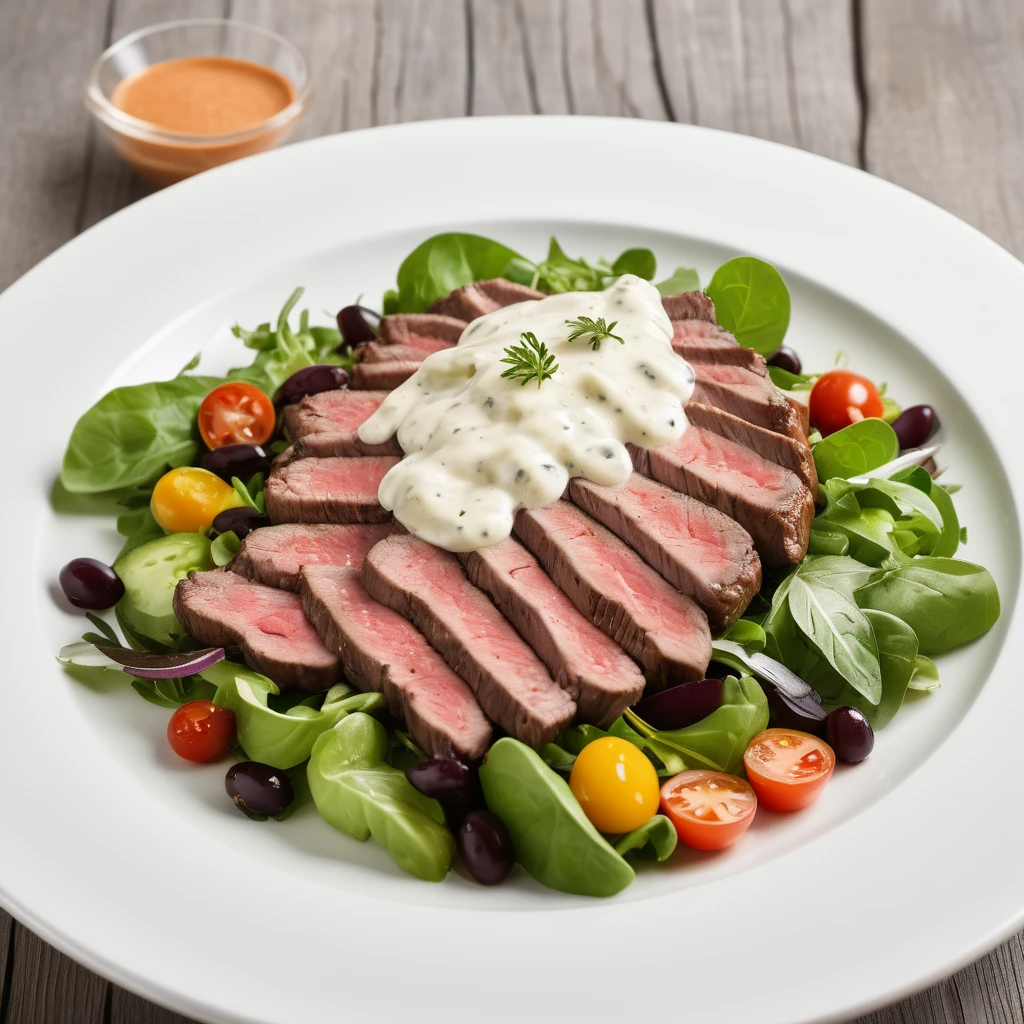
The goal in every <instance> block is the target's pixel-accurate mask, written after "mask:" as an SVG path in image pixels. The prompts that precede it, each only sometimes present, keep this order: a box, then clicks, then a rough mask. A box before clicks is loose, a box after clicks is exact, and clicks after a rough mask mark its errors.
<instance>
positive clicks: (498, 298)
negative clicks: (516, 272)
mask: <svg viewBox="0 0 1024 1024" xmlns="http://www.w3.org/2000/svg"><path fill="white" fill-rule="evenodd" d="M546 297H547V296H545V294H544V293H543V292H538V291H536V290H535V289H533V288H527V287H526V285H524V284H514V283H513V282H512V281H506V280H505V279H504V278H503V277H496V278H493V279H492V280H490V281H476V282H474V283H473V284H467V285H463V286H462V287H461V288H456V289H455V291H453V292H452V293H451V294H450V295H446V296H445V297H444V298H443V299H438V300H437V302H435V303H434V304H433V305H432V306H431V307H430V312H431V313H442V314H444V315H445V316H450V317H456V318H457V319H459V320H475V319H476V318H477V317H478V316H483V315H484V314H485V313H493V312H494V311H495V310H496V309H501V308H502V306H511V305H512V304H513V303H516V302H527V301H528V300H530V299H543V298H546Z"/></svg>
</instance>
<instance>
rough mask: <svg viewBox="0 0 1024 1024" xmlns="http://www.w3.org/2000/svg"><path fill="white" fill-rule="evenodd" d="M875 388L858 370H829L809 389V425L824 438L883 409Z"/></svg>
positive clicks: (879, 414)
mask: <svg viewBox="0 0 1024 1024" xmlns="http://www.w3.org/2000/svg"><path fill="white" fill-rule="evenodd" d="M884 411H885V410H884V408H883V406H882V396H881V395H880V394H879V393H878V388H876V387H875V385H874V384H872V383H871V381H869V380H868V379H867V377H862V376H861V375H860V374H859V373H852V372H851V371H850V370H829V372H828V373H823V374H822V375H821V376H820V377H819V378H818V380H817V382H816V383H815V385H814V387H813V389H812V390H811V426H812V427H817V428H818V430H820V431H821V433H822V434H823V435H824V436H825V437H827V436H828V435H829V434H834V433H835V432H836V431H837V430H842V429H843V427H848V426H849V425H850V424H851V423H856V422H857V421H858V420H865V419H869V418H870V417H876V418H880V417H881V416H882V413H883V412H884Z"/></svg>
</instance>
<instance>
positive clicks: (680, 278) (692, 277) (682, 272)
mask: <svg viewBox="0 0 1024 1024" xmlns="http://www.w3.org/2000/svg"><path fill="white" fill-rule="evenodd" d="M654 287H655V288H657V289H658V291H659V292H661V294H662V295H682V293H683V292H699V291H700V275H699V274H698V273H697V271H696V270H694V269H693V267H676V269H675V270H673V271H672V276H671V277H666V278H665V280H664V281H659V282H658V283H657V284H656V285H655V286H654Z"/></svg>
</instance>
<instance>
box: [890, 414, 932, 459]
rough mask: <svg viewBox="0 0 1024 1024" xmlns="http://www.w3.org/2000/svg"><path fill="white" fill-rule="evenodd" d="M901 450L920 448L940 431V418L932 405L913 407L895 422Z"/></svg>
mask: <svg viewBox="0 0 1024 1024" xmlns="http://www.w3.org/2000/svg"><path fill="white" fill-rule="evenodd" d="M892 429H893V430H895V431H896V437H897V438H899V442H900V448H901V449H903V448H920V447H921V445H923V444H924V443H925V442H926V441H927V440H928V438H930V437H931V436H932V434H934V433H935V431H936V430H938V429H939V417H938V416H936V415H935V410H934V409H933V408H932V407H931V406H930V405H912V406H911V407H910V408H909V409H904V410H903V412H901V413H900V414H899V416H897V417H896V419H895V420H893V424H892Z"/></svg>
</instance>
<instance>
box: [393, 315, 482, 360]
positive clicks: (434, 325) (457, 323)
mask: <svg viewBox="0 0 1024 1024" xmlns="http://www.w3.org/2000/svg"><path fill="white" fill-rule="evenodd" d="M465 329H466V321H465V320H457V319H456V318H455V317H453V316H441V315H440V314H438V313H393V314H392V315H391V316H386V317H384V319H383V320H381V322H380V340H381V341H382V342H384V344H385V345H408V346H409V347H410V348H415V349H419V350H420V351H421V352H427V353H429V352H437V351H438V350H439V349H442V348H449V347H451V346H452V345H455V344H456V343H457V342H458V340H459V338H461V337H462V332H463V331H464V330H465Z"/></svg>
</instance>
